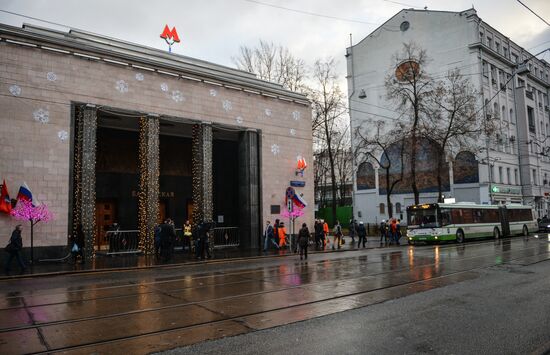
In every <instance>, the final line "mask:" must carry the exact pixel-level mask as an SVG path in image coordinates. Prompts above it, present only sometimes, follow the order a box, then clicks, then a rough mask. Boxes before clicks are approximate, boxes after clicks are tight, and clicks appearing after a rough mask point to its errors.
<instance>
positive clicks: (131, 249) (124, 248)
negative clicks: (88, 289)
mask: <svg viewBox="0 0 550 355" xmlns="http://www.w3.org/2000/svg"><path fill="white" fill-rule="evenodd" d="M212 231H213V233H214V237H213V238H212V237H211V238H210V243H212V242H213V244H214V248H226V247H238V246H239V245H240V239H239V228H238V227H218V228H213V229H212ZM105 237H106V239H107V240H108V241H109V251H108V252H107V254H108V255H113V254H132V253H140V252H141V250H140V249H139V231H138V230H118V231H108V232H106V234H105ZM173 245H174V251H185V250H187V251H192V250H193V249H194V246H193V245H192V243H191V240H190V239H189V238H185V237H184V236H183V231H182V229H181V228H176V240H174V244H173Z"/></svg>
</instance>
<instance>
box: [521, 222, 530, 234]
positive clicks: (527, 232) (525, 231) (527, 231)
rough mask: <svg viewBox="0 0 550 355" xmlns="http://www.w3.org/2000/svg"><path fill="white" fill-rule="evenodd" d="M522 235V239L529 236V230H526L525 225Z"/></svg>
mask: <svg viewBox="0 0 550 355" xmlns="http://www.w3.org/2000/svg"><path fill="white" fill-rule="evenodd" d="M522 235H523V236H524V237H527V236H528V235H529V229H528V228H527V226H526V225H525V224H524V225H523V231H522Z"/></svg>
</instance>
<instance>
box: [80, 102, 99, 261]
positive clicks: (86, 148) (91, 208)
mask: <svg viewBox="0 0 550 355" xmlns="http://www.w3.org/2000/svg"><path fill="white" fill-rule="evenodd" d="M83 110H84V115H83V117H82V122H78V123H77V127H78V128H77V129H81V130H82V131H81V132H82V142H81V152H82V167H81V181H80V184H81V185H80V188H81V197H80V198H81V200H80V208H81V211H80V216H81V223H82V231H83V232H84V258H85V259H86V261H89V260H91V259H92V258H93V257H94V256H95V251H94V244H95V236H96V225H95V204H96V195H95V164H96V133H97V109H96V107H95V106H94V105H89V104H88V105H86V106H85V107H84V108H83ZM77 143H78V142H77Z"/></svg>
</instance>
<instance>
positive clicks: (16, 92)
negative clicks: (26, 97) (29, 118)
mask: <svg viewBox="0 0 550 355" xmlns="http://www.w3.org/2000/svg"><path fill="white" fill-rule="evenodd" d="M9 90H10V93H11V94H12V95H13V96H19V95H21V87H20V86H19V85H12V86H10V89H9Z"/></svg>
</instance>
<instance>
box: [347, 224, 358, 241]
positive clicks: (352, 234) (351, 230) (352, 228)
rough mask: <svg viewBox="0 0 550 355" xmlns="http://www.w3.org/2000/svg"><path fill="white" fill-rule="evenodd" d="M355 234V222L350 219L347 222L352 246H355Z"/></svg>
mask: <svg viewBox="0 0 550 355" xmlns="http://www.w3.org/2000/svg"><path fill="white" fill-rule="evenodd" d="M356 234H357V221H356V220H354V219H353V218H352V219H350V221H349V237H350V238H351V243H352V244H355V235H356Z"/></svg>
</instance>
